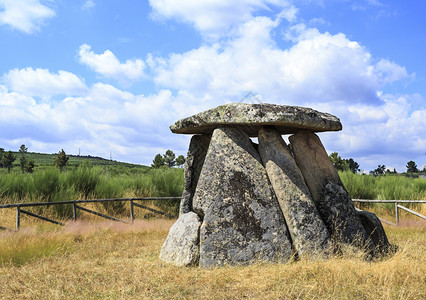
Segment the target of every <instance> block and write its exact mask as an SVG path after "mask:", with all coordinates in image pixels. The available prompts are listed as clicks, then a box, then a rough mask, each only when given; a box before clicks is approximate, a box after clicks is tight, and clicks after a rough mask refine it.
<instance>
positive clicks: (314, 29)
mask: <svg viewBox="0 0 426 300" xmlns="http://www.w3.org/2000/svg"><path fill="white" fill-rule="evenodd" d="M425 11H426V3H425V2H424V1H414V0H407V1H384V0H356V1H349V0H328V1H326V0H323V1H321V0H300V1H296V0H294V1H291V0H247V1H243V0H241V1H225V0H203V1H201V0H188V1H183V0H182V1H176V0H174V1H172V0H150V1H139V0H138V1H136V0H126V1H117V0H115V1H114V0H102V1H100V0H73V1H66V0H0V41H1V47H0V57H1V60H0V147H2V148H4V149H6V150H15V151H16V150H18V149H19V146H20V145H21V144H25V145H26V146H27V147H28V148H29V151H32V152H46V153H57V152H58V151H59V150H61V149H62V148H63V149H64V150H65V152H66V153H68V154H78V153H79V151H80V153H81V154H82V155H96V156H102V157H105V158H109V157H110V156H112V158H113V159H115V160H120V161H126V162H133V163H140V164H146V165H150V164H151V162H152V159H153V158H154V156H155V155H156V154H157V153H164V152H165V151H166V150H167V149H172V150H173V151H174V152H175V153H176V154H186V150H187V146H188V142H189V137H188V136H185V135H174V134H172V133H171V132H170V130H169V125H170V124H172V123H173V122H175V121H176V120H178V119H180V118H183V117H186V116H189V115H191V114H194V113H197V112H200V111H203V110H206V109H209V108H213V107H215V106H218V105H221V104H225V103H230V102H240V101H241V99H242V98H243V97H244V96H245V95H246V94H247V93H248V92H252V93H253V94H255V95H257V97H258V98H259V99H261V101H262V102H266V103H276V104H288V105H300V106H308V107H312V108H314V109H317V110H319V111H324V112H329V113H332V114H334V115H336V116H337V117H339V118H340V119H341V121H342V124H343V130H342V131H340V132H330V133H321V134H319V135H320V138H321V139H322V141H323V143H324V145H325V147H326V149H327V151H328V152H334V151H336V152H338V153H339V154H340V155H341V156H342V157H343V158H350V157H351V158H354V159H355V161H357V162H358V163H359V164H360V166H361V168H362V169H363V170H367V171H368V170H372V169H374V168H376V167H377V165H378V164H384V165H386V166H387V167H389V168H392V169H393V168H396V169H397V170H398V171H400V172H401V171H405V169H406V168H405V165H406V163H407V162H408V161H410V160H414V161H415V162H416V163H417V165H418V167H423V166H424V165H425V164H426V130H425V129H426V105H425V103H426V102H425V99H426V63H425V53H426V31H425V28H426V20H425V18H424V17H423V16H422V15H423V14H424V12H425Z"/></svg>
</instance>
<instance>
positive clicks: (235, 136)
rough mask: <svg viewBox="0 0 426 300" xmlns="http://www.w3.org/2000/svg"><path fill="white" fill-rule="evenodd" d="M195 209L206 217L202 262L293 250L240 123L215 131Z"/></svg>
mask: <svg viewBox="0 0 426 300" xmlns="http://www.w3.org/2000/svg"><path fill="white" fill-rule="evenodd" d="M193 209H194V211H195V212H197V213H198V214H199V215H200V216H203V223H202V225H201V229H200V266H202V267H210V266H217V265H224V264H232V265H235V264H248V263H251V262H255V261H287V260H288V259H289V258H290V256H291V254H292V249H291V241H290V239H289V235H288V231H287V227H286V223H285V220H284V217H283V214H282V212H281V209H280V207H279V204H278V201H277V199H276V197H275V194H274V193H273V191H272V187H271V185H270V183H269V180H268V177H267V174H266V170H265V168H264V167H263V165H262V163H261V160H260V157H259V154H258V153H257V151H256V150H255V149H254V147H253V145H252V142H251V140H250V139H249V137H248V136H247V134H245V133H244V132H243V131H241V130H239V129H237V128H232V127H220V128H217V129H216V130H215V131H214V132H213V135H212V139H211V141H210V146H209V149H208V151H207V155H206V158H205V161H204V166H203V168H202V170H201V175H200V179H199V181H198V184H197V189H196V192H195V195H194V198H193Z"/></svg>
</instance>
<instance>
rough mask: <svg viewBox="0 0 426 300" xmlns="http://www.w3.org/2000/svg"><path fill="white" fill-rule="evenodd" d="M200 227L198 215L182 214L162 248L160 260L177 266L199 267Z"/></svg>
mask: <svg viewBox="0 0 426 300" xmlns="http://www.w3.org/2000/svg"><path fill="white" fill-rule="evenodd" d="M200 226H201V222H200V218H199V217H198V216H197V214H196V213H194V212H189V213H186V214H181V215H180V216H179V219H178V220H177V221H176V222H175V223H174V224H173V226H172V227H171V228H170V230H169V234H168V236H167V238H166V241H165V242H164V244H163V246H162V247H161V251H160V259H162V260H164V261H165V262H168V263H172V264H175V265H177V266H193V265H198V260H199V258H200V250H199V240H198V239H199V232H200Z"/></svg>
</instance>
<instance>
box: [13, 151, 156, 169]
mask: <svg viewBox="0 0 426 300" xmlns="http://www.w3.org/2000/svg"><path fill="white" fill-rule="evenodd" d="M12 152H13V151H12ZM13 154H14V155H16V160H15V162H14V165H17V164H19V158H20V153H19V152H13ZM56 156H57V153H53V154H47V153H36V152H27V153H26V154H25V157H26V158H27V160H30V159H32V160H34V162H35V164H36V167H45V166H53V162H54V160H55V158H56ZM67 156H68V157H69V160H68V166H78V165H82V164H89V165H91V166H122V167H127V168H150V167H148V166H144V165H138V164H131V163H126V162H119V161H115V160H109V159H105V158H103V157H99V156H91V155H84V156H83V155H67Z"/></svg>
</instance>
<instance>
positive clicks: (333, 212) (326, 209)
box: [289, 131, 369, 247]
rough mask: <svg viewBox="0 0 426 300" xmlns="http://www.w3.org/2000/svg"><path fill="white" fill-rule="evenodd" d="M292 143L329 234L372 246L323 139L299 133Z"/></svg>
mask: <svg viewBox="0 0 426 300" xmlns="http://www.w3.org/2000/svg"><path fill="white" fill-rule="evenodd" d="M289 140H290V143H291V147H292V150H293V153H294V157H295V159H296V162H297V165H298V166H299V168H300V170H301V171H302V174H303V177H304V178H305V180H306V183H307V185H308V187H309V190H310V191H311V194H312V197H313V199H314V201H315V204H316V206H317V208H318V211H319V213H320V215H321V217H322V219H323V220H324V222H325V224H326V226H327V228H328V230H329V232H330V233H331V234H332V236H333V237H334V238H335V239H337V241H338V242H344V243H349V244H354V245H357V246H361V247H365V246H368V239H369V237H368V235H367V233H366V231H365V229H364V227H363V226H362V224H361V221H360V220H359V218H358V217H357V215H356V212H355V207H354V204H353V202H352V200H351V198H350V196H349V193H348V192H347V191H346V189H345V187H344V186H343V183H342V181H341V180H340V177H339V174H338V173H337V171H336V169H335V168H334V166H333V164H332V163H331V161H330V158H329V157H328V155H327V152H326V151H325V148H324V146H323V145H322V143H321V141H320V139H319V137H318V136H317V135H316V134H314V133H313V132H310V131H299V132H297V133H295V134H294V135H292V136H290V138H289Z"/></svg>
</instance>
